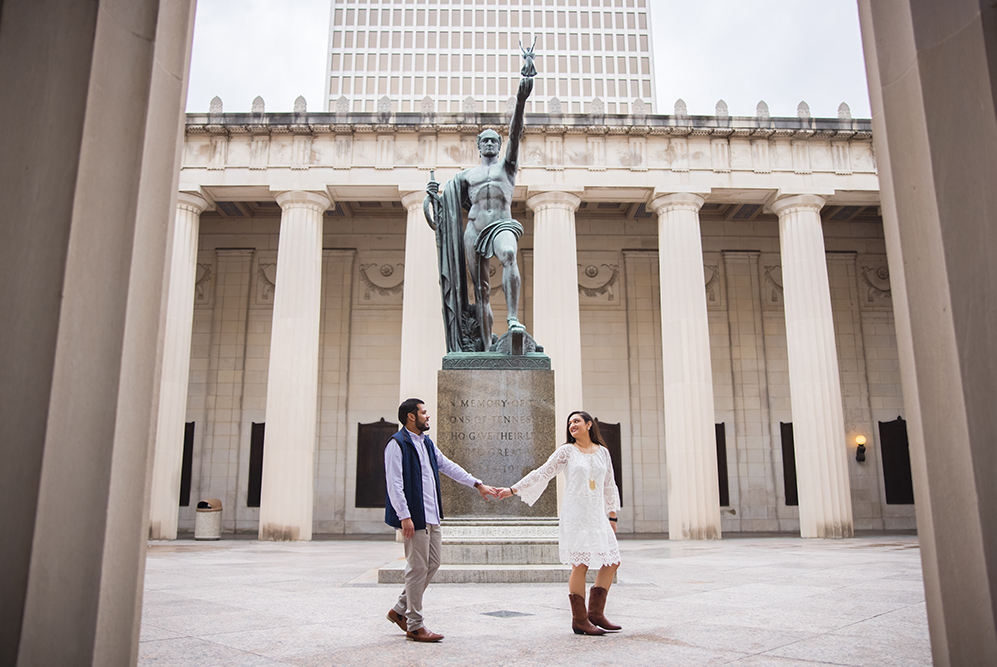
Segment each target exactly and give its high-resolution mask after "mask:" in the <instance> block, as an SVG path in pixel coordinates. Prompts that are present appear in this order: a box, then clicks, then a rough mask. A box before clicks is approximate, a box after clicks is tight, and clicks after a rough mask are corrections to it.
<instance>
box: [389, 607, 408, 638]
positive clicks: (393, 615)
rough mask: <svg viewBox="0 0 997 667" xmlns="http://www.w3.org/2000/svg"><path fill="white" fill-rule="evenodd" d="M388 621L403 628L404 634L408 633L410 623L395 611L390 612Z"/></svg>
mask: <svg viewBox="0 0 997 667" xmlns="http://www.w3.org/2000/svg"><path fill="white" fill-rule="evenodd" d="M388 620H389V621H391V622H392V623H394V624H395V625H397V626H398V627H399V628H401V629H402V632H408V621H407V620H406V619H405V617H404V616H402V615H401V614H399V613H398V612H397V611H395V610H394V609H391V610H389V611H388Z"/></svg>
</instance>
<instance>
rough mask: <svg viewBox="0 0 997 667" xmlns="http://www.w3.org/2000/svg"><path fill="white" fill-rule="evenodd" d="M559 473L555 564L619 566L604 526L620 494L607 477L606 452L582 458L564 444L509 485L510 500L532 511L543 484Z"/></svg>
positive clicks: (610, 467) (613, 536)
mask: <svg viewBox="0 0 997 667" xmlns="http://www.w3.org/2000/svg"><path fill="white" fill-rule="evenodd" d="M559 472H564V477H565V493H564V501H563V502H562V503H561V519H560V522H559V525H558V547H559V552H560V556H561V562H562V563H564V564H566V565H587V566H588V567H589V568H590V569H596V570H597V569H599V568H601V567H603V566H604V565H612V564H613V563H619V562H620V546H619V544H618V543H617V542H616V533H615V532H613V528H612V526H611V525H610V524H609V513H610V512H618V511H619V509H620V492H619V490H618V489H617V488H616V480H615V478H614V477H613V462H612V460H611V459H610V458H609V450H608V449H606V448H605V447H599V449H598V450H596V451H595V452H592V453H591V454H583V453H582V452H580V451H578V448H577V447H575V446H574V445H572V444H570V443H568V444H564V445H561V446H560V447H558V448H557V450H555V451H554V453H553V454H551V455H550V458H549V459H547V462H546V463H544V464H543V465H542V466H540V467H539V468H537V469H536V470H534V471H533V472H531V473H530V474H529V475H527V476H526V477H524V478H523V479H521V480H519V481H518V482H516V483H515V484H514V485H513V487H512V488H513V489H514V490H515V492H516V495H517V496H519V498H520V499H521V500H522V501H523V502H524V503H526V504H527V505H533V503H535V502H537V499H538V498H540V496H541V494H543V492H544V489H546V488H547V483H548V482H550V480H551V479H553V478H554V476H555V475H557V473H559Z"/></svg>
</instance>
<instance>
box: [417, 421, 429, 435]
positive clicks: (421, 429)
mask: <svg viewBox="0 0 997 667" xmlns="http://www.w3.org/2000/svg"><path fill="white" fill-rule="evenodd" d="M415 427H416V428H417V429H419V433H425V432H426V431H428V430H429V422H428V421H425V422H423V423H421V424H418V423H417V424H416V425H415Z"/></svg>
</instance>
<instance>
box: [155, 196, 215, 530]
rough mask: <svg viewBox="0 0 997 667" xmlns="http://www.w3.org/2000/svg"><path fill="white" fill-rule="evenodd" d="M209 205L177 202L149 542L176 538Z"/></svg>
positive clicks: (181, 198)
mask: <svg viewBox="0 0 997 667" xmlns="http://www.w3.org/2000/svg"><path fill="white" fill-rule="evenodd" d="M207 204H208V203H207V202H206V201H204V199H203V198H202V197H200V196H199V195H196V194H194V193H188V192H181V193H180V195H179V197H178V198H177V216H176V226H175V227H174V229H173V254H172V257H171V259H170V272H169V276H170V285H169V288H168V290H167V296H166V318H165V332H164V334H163V376H162V379H161V380H160V383H159V416H158V418H157V424H156V442H155V450H154V454H153V467H152V494H151V497H150V500H149V537H150V538H151V539H154V540H175V539H177V512H178V508H179V504H180V467H181V465H182V463H183V433H184V421H185V418H186V415H187V378H188V375H189V373H190V337H191V329H192V327H193V322H194V281H195V280H196V277H197V236H198V228H199V226H200V220H201V212H202V211H204V209H205V208H206V207H207Z"/></svg>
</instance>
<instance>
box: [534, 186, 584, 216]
mask: <svg viewBox="0 0 997 667" xmlns="http://www.w3.org/2000/svg"><path fill="white" fill-rule="evenodd" d="M581 203H582V200H581V199H580V198H579V197H578V195H573V194H571V193H570V192H560V191H557V190H551V191H549V192H538V193H536V194H534V195H531V196H530V197H528V198H527V199H526V205H527V206H528V207H529V208H530V210H531V211H534V212H536V211H538V210H540V209H545V208H564V209H568V210H570V211H571V212H572V213H574V212H575V211H577V210H578V206H579V205H580V204H581Z"/></svg>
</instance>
